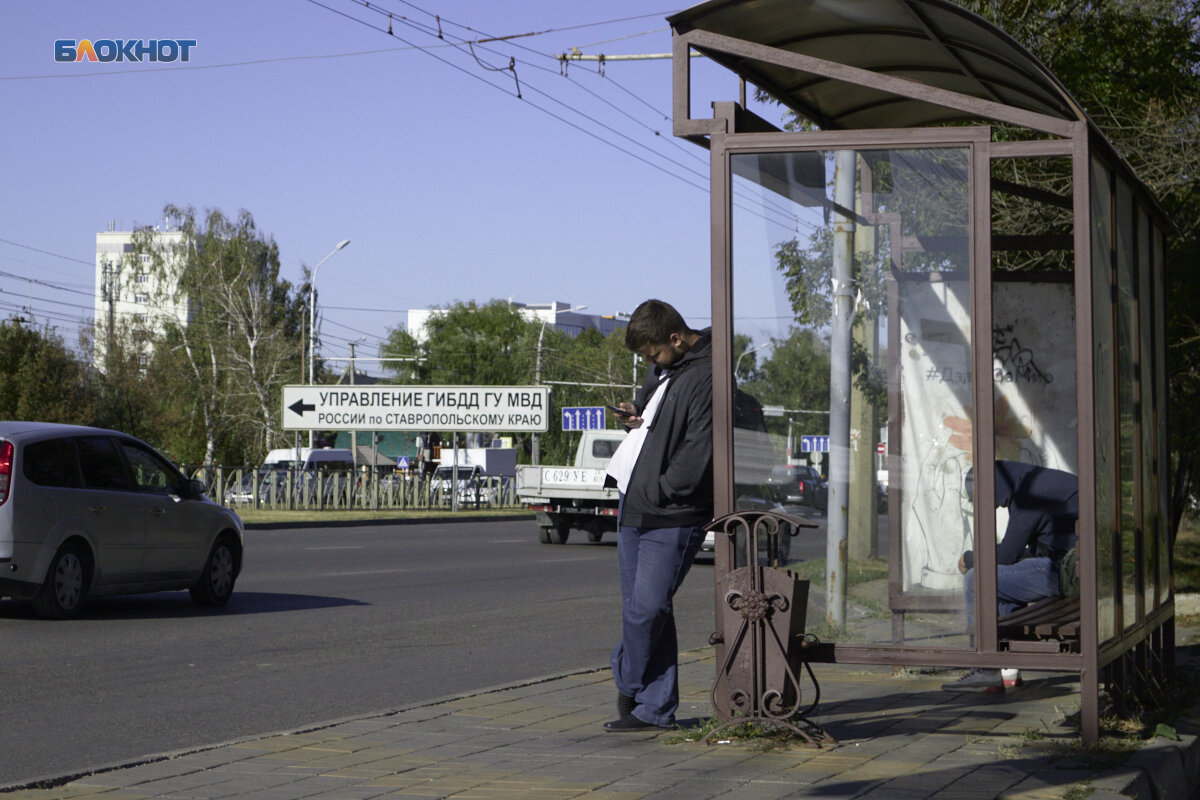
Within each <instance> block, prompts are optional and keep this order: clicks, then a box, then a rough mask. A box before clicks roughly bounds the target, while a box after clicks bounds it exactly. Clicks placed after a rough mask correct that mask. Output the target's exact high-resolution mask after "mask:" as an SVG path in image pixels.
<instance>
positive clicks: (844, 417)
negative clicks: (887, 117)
mask: <svg viewBox="0 0 1200 800" xmlns="http://www.w3.org/2000/svg"><path fill="white" fill-rule="evenodd" d="M856 161H857V157H856V153H855V151H853V150H839V151H838V152H837V162H836V167H835V170H834V190H833V200H834V203H835V204H836V206H837V208H835V209H834V216H833V219H834V223H833V317H832V320H831V324H830V340H829V363H830V367H829V503H828V516H827V521H828V538H827V540H826V543H825V609H826V611H825V619H826V621H827V622H828V623H829V625H830V626H831V627H833V628H835V629H841V628H844V627H845V625H846V563H847V553H846V542H847V531H848V523H849V517H848V513H847V512H848V508H849V502H850V496H849V489H850V394H851V391H850V390H851V375H850V339H851V330H852V326H853V323H854V284H853V282H852V281H853V266H854V264H853V261H854V219H853V216H852V215H853V212H854V184H855V180H854V178H855V162H856Z"/></svg>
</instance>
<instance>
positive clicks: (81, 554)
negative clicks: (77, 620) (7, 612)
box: [33, 542, 92, 619]
mask: <svg viewBox="0 0 1200 800" xmlns="http://www.w3.org/2000/svg"><path fill="white" fill-rule="evenodd" d="M91 572H92V568H91V558H90V557H89V556H88V551H87V548H85V547H83V546H82V545H79V544H75V543H70V542H68V543H67V544H64V545H63V546H62V547H61V548H59V550H58V552H57V553H55V554H54V560H53V561H51V562H50V569H49V570H48V571H47V572H46V580H45V582H44V583H42V586H41V588H40V589H38V591H37V594H35V595H34V596H33V610H34V613H36V614H37V615H38V616H39V617H45V618H47V619H71V618H72V617H77V616H79V613H80V612H81V611H83V604H84V601H86V600H87V591H88V586H89V585H90V584H91V580H92V574H91Z"/></svg>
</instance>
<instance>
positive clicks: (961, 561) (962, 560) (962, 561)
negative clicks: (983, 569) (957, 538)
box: [958, 553, 967, 575]
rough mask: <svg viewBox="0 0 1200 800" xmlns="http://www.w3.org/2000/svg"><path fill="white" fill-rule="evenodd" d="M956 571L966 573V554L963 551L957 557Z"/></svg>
mask: <svg viewBox="0 0 1200 800" xmlns="http://www.w3.org/2000/svg"><path fill="white" fill-rule="evenodd" d="M958 571H959V572H961V573H962V574H963V575H966V574H967V554H966V553H963V554H962V555H961V556H959V557H958Z"/></svg>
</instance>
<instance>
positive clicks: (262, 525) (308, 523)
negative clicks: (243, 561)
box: [243, 513, 535, 531]
mask: <svg viewBox="0 0 1200 800" xmlns="http://www.w3.org/2000/svg"><path fill="white" fill-rule="evenodd" d="M531 519H535V516H534V514H533V513H528V514H521V513H518V514H492V515H488V516H480V517H469V518H466V519H464V518H463V517H457V516H451V515H447V516H437V517H416V518H414V517H388V518H386V519H342V520H338V519H332V520H303V521H296V522H245V521H244V520H243V526H244V527H245V529H246V530H248V531H278V530H287V529H288V528H365V527H373V526H378V525H425V524H438V523H443V522H508V521H518V522H520V521H524V520H531Z"/></svg>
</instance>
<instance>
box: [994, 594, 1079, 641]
mask: <svg viewBox="0 0 1200 800" xmlns="http://www.w3.org/2000/svg"><path fill="white" fill-rule="evenodd" d="M998 628H999V634H1000V640H1001V641H1000V646H1001V648H1002V649H1007V650H1009V651H1011V652H1045V651H1051V652H1063V653H1077V652H1079V598H1078V597H1047V598H1044V599H1042V600H1038V601H1036V602H1034V603H1030V604H1029V605H1027V606H1025V607H1024V608H1019V609H1017V610H1016V611H1013V612H1012V613H1009V614H1005V615H1004V616H1003V617H1001V618H1000V620H999V623H998Z"/></svg>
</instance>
